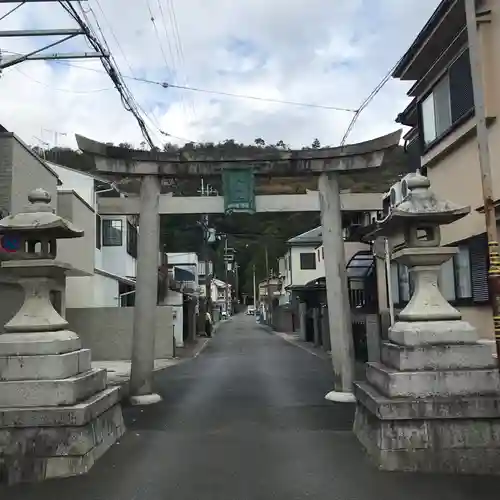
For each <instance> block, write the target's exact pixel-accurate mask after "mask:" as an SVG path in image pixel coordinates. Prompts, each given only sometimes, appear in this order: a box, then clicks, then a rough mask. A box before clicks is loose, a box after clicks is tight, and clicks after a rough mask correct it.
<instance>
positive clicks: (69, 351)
mask: <svg viewBox="0 0 500 500" xmlns="http://www.w3.org/2000/svg"><path fill="white" fill-rule="evenodd" d="M28 198H29V201H30V204H29V206H28V207H27V208H26V209H25V211H24V212H22V213H19V214H15V215H11V216H8V217H6V218H4V219H2V220H0V234H2V235H4V242H5V240H6V239H7V241H8V242H9V244H10V245H11V246H12V247H15V250H16V251H14V252H13V253H9V254H2V260H1V270H0V272H1V273H2V275H4V276H5V277H9V278H10V280H11V281H14V282H17V283H18V284H19V285H20V286H21V287H22V288H23V289H24V292H25V298H24V302H23V304H22V306H21V308H20V309H19V311H18V312H17V314H16V315H15V316H14V317H13V318H12V319H11V320H10V321H9V322H8V323H7V324H6V325H5V327H4V332H5V333H3V334H0V483H2V482H7V483H9V484H13V483H17V482H23V481H38V480H43V479H48V478H53V477H63V476H70V475H75V474H81V473H84V472H87V471H88V470H89V469H90V467H91V466H92V465H93V463H94V461H95V460H97V458H99V457H100V456H101V455H102V454H103V453H104V452H105V451H106V450H107V449H108V448H109V447H110V446H111V445H112V444H113V443H114V442H115V441H116V440H117V439H118V438H119V437H120V436H121V435H122V433H123V431H124V426H123V419H122V414H121V408H120V405H119V403H118V388H111V389H107V388H106V371H105V370H97V369H92V367H91V358H90V351H89V350H88V349H82V346H81V342H80V338H79V337H78V335H77V334H76V333H74V332H72V331H69V330H68V323H67V321H66V320H65V319H64V317H63V315H64V312H63V311H62V310H61V314H62V315H61V314H60V313H59V312H58V311H56V309H55V308H54V306H53V304H52V301H51V291H53V290H55V289H60V285H61V283H63V284H64V280H65V277H66V275H68V274H69V275H71V274H72V272H73V271H74V270H73V268H72V267H71V266H70V265H69V264H66V263H63V262H59V261H57V260H56V256H57V250H56V245H57V240H58V239H62V238H75V237H79V236H83V231H80V230H78V229H76V228H75V227H74V226H73V225H72V224H71V222H69V221H67V220H65V219H63V218H62V217H59V216H57V215H56V214H55V213H54V210H53V209H52V208H51V207H50V205H49V203H50V201H51V197H50V195H49V194H48V193H47V192H46V191H44V190H41V189H37V190H35V191H33V192H32V193H30V195H29V197H28Z"/></svg>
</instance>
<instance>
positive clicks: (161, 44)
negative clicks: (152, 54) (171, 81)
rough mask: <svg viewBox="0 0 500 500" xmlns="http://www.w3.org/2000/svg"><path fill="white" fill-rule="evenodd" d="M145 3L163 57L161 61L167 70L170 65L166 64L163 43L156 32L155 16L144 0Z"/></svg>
mask: <svg viewBox="0 0 500 500" xmlns="http://www.w3.org/2000/svg"><path fill="white" fill-rule="evenodd" d="M146 3H147V6H148V10H149V15H150V16H151V17H150V19H151V22H152V23H153V27H154V31H155V34H156V38H157V39H158V45H159V46H160V50H161V54H162V56H163V61H164V62H165V65H166V66H167V68H169V67H170V63H169V62H168V59H167V55H166V54H165V50H164V49H163V43H162V41H161V37H160V32H159V31H158V26H157V25H156V19H155V16H154V14H153V9H151V5H150V4H149V1H148V0H146Z"/></svg>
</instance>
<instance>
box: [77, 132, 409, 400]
mask: <svg viewBox="0 0 500 500" xmlns="http://www.w3.org/2000/svg"><path fill="white" fill-rule="evenodd" d="M400 137H401V131H397V132H394V133H391V134H388V135H386V136H383V137H379V138H376V139H373V140H370V141H366V142H362V143H358V144H351V145H346V146H342V147H335V148H320V149H305V150H284V151H273V152H269V151H265V150H263V151H255V153H254V152H252V154H251V155H249V156H240V155H235V154H227V153H224V154H216V152H215V151H211V152H210V153H209V152H207V151H200V150H194V151H180V152H175V153H173V152H160V151H142V150H130V149H126V148H120V147H116V146H110V145H107V144H103V143H100V142H96V141H93V140H91V139H87V138H85V137H83V136H80V135H77V136H76V138H77V142H78V147H79V149H80V150H81V151H83V152H84V153H86V154H88V155H90V156H91V157H92V158H93V165H94V168H95V171H97V172H99V173H101V174H106V175H107V176H110V177H112V178H116V179H121V178H124V177H140V178H141V195H140V210H139V212H140V219H139V220H140V231H139V244H138V262H137V280H136V283H137V285H136V307H135V311H134V337H133V352H132V372H131V380H130V394H131V402H132V403H135V404H144V403H145V402H151V401H158V400H159V399H160V398H159V396H157V395H156V394H154V392H153V387H152V374H153V366H154V331H155V325H154V322H155V310H156V305H157V288H156V287H157V276H156V274H157V264H158V250H159V211H158V210H159V197H160V182H159V179H160V178H172V179H182V178H201V177H204V178H209V177H214V176H221V175H223V174H224V171H225V170H226V169H231V170H234V169H241V170H248V169H251V170H252V172H253V175H255V176H267V177H294V176H298V177H304V176H314V177H318V178H319V183H318V186H319V198H320V200H319V201H320V203H319V205H320V211H321V223H322V226H323V244H324V247H325V268H326V284H327V300H328V311H329V324H330V337H331V343H332V358H333V368H334V373H335V391H333V393H330V394H337V395H338V400H340V401H348V400H353V396H352V384H353V377H354V349H353V340H352V326H351V317H350V306H349V298H348V293H347V277H346V274H345V250H344V242H343V239H342V221H341V201H340V192H339V185H338V176H339V175H342V174H346V173H351V172H363V171H372V170H373V169H377V168H380V167H381V166H382V165H383V161H384V156H385V155H386V153H387V152H389V151H391V150H392V149H394V148H395V147H397V146H398V144H399V140H400ZM271 196H272V195H271ZM172 198H173V197H171V199H172ZM164 202H165V203H168V200H165V199H164Z"/></svg>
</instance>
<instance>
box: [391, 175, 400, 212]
mask: <svg viewBox="0 0 500 500" xmlns="http://www.w3.org/2000/svg"><path fill="white" fill-rule="evenodd" d="M389 196H390V207H391V209H393V208H394V207H395V206H396V205H398V204H399V203H401V202H402V201H403V196H402V186H401V181H400V182H396V184H394V185H393V186H392V187H391V189H390V190H389Z"/></svg>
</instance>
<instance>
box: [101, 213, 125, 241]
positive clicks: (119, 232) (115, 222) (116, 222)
mask: <svg viewBox="0 0 500 500" xmlns="http://www.w3.org/2000/svg"><path fill="white" fill-rule="evenodd" d="M122 243H123V222H122V221H121V220H120V219H104V220H103V221H102V244H103V246H105V247H119V246H121V245H122Z"/></svg>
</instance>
